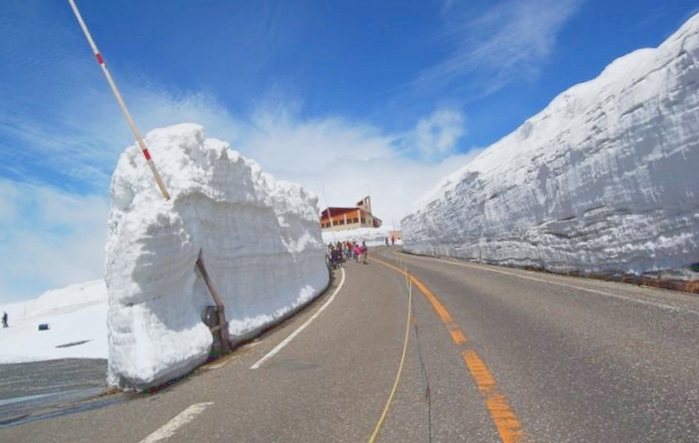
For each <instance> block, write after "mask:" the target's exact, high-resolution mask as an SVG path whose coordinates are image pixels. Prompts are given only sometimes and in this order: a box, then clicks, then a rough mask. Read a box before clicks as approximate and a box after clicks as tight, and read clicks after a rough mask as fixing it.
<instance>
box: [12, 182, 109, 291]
mask: <svg viewBox="0 0 699 443" xmlns="http://www.w3.org/2000/svg"><path fill="white" fill-rule="evenodd" d="M0 208H1V209H2V217H1V218H0V230H1V231H2V235H0V262H2V263H3V266H1V267H0V299H1V300H3V302H5V301H13V300H18V299H21V298H24V297H26V296H31V295H38V294H37V292H41V291H43V290H45V289H49V288H57V287H62V286H66V285H68V284H71V283H76V282H81V281H85V280H91V279H97V278H101V276H102V274H103V263H104V244H105V241H106V233H107V226H106V221H107V213H108V210H109V209H108V203H107V200H106V198H104V197H101V196H95V195H87V196H79V195H69V194H66V193H64V192H62V191H59V190H57V189H55V188H52V187H50V186H33V185H25V184H18V183H14V182H9V181H5V180H2V181H0Z"/></svg>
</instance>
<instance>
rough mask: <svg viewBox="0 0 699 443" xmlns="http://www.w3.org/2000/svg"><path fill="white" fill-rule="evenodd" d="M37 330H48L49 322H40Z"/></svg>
mask: <svg viewBox="0 0 699 443" xmlns="http://www.w3.org/2000/svg"><path fill="white" fill-rule="evenodd" d="M39 330H40V331H48V330H49V324H48V323H41V324H39Z"/></svg>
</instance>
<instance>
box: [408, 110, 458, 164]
mask: <svg viewBox="0 0 699 443" xmlns="http://www.w3.org/2000/svg"><path fill="white" fill-rule="evenodd" d="M465 133H466V129H465V127H464V116H463V114H462V113H461V112H460V111H458V110H454V109H448V108H442V109H438V110H437V111H435V112H434V113H432V115H430V116H428V117H426V118H423V119H421V120H420V121H419V122H418V124H417V127H416V128H415V138H416V145H417V148H418V149H419V150H420V152H421V153H422V155H423V157H424V158H426V159H428V160H431V159H435V158H439V159H441V158H444V157H446V156H448V155H449V154H452V153H453V152H454V151H455V150H456V147H457V142H458V140H459V139H460V138H461V137H462V136H463V135H464V134H465Z"/></svg>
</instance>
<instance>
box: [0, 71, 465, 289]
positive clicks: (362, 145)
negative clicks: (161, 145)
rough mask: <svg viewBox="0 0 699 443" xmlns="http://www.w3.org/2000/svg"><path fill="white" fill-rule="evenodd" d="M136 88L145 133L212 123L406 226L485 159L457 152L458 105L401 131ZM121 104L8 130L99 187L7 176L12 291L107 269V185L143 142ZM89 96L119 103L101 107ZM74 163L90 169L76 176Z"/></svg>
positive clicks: (284, 172)
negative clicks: (456, 175)
mask: <svg viewBox="0 0 699 443" xmlns="http://www.w3.org/2000/svg"><path fill="white" fill-rule="evenodd" d="M124 91H125V96H126V98H127V101H129V104H130V107H131V109H132V113H133V114H134V116H135V117H136V120H137V122H138V123H139V125H140V126H141V128H142V129H143V130H144V132H147V131H148V130H150V129H152V128H155V127H162V126H166V125H171V124H176V123H181V122H196V123H200V124H202V125H203V126H204V127H205V128H206V130H207V135H208V136H210V137H218V138H221V139H224V140H226V141H229V142H230V143H231V147H232V149H235V150H238V151H240V152H241V153H242V154H243V155H245V156H246V157H249V158H252V159H254V160H256V161H257V162H258V163H260V165H261V166H262V167H263V169H264V170H266V171H267V172H270V173H272V174H274V175H275V176H277V177H278V178H280V179H284V180H291V181H295V182H297V183H300V184H302V185H303V186H304V187H306V188H307V189H309V190H310V191H312V192H314V193H316V194H317V195H318V196H319V197H320V198H321V205H325V204H328V205H348V204H352V203H354V202H355V201H357V199H359V198H361V197H363V196H364V195H365V194H371V195H372V197H373V200H374V207H375V208H376V211H377V215H378V216H379V217H381V218H383V219H384V221H385V222H387V223H392V222H395V223H398V222H399V221H400V219H401V218H402V216H404V215H405V214H406V213H407V212H408V211H410V209H411V205H412V203H413V202H414V201H415V199H416V198H417V197H419V195H420V194H422V193H424V192H426V191H427V190H429V189H430V188H431V187H433V186H434V183H436V182H437V181H439V180H440V179H441V178H442V177H443V176H444V175H446V174H448V173H450V172H452V171H453V170H454V169H457V168H458V167H460V166H462V165H463V164H464V163H466V162H467V161H468V160H469V159H470V158H471V157H472V156H473V154H458V153H456V151H455V147H456V145H457V142H458V140H459V138H460V137H461V135H462V134H463V133H464V131H465V129H464V122H465V117H464V115H463V114H462V113H461V112H460V111H459V110H457V109H453V108H438V109H436V110H435V111H434V112H432V113H430V114H428V115H426V116H425V117H423V118H421V119H418V120H417V121H416V122H415V125H414V127H412V128H408V129H407V130H406V131H403V132H400V133H392V132H389V131H385V130H384V129H382V128H380V127H378V126H375V125H372V124H370V123H368V122H365V121H357V120H352V119H347V118H343V117H340V116H332V115H328V116H325V117H314V118H309V117H305V116H304V115H303V109H302V105H301V104H300V102H297V101H294V100H292V101H291V102H290V104H288V105H287V104H286V103H285V102H284V101H274V102H271V101H266V102H263V103H260V104H259V106H258V107H257V108H255V109H253V110H252V111H250V112H248V113H245V114H241V115H234V114H232V113H231V112H230V111H229V110H228V109H227V108H226V107H225V106H223V105H222V104H221V103H219V102H218V101H217V100H216V99H215V98H214V97H212V96H210V95H207V94H204V93H189V94H182V93H171V92H168V91H166V90H161V89H159V88H157V87H156V88H153V87H151V88H149V89H146V88H144V87H143V86H139V87H134V86H133V85H128V84H127V85H125V86H124ZM111 100H112V99H111V97H109V96H108V95H97V96H92V97H85V96H78V97H76V98H75V99H72V100H69V101H67V102H66V103H65V104H64V110H66V112H65V114H64V115H65V117H64V118H63V119H62V120H54V121H52V122H51V124H50V125H48V124H42V125H37V124H36V123H35V122H34V120H30V119H25V120H18V121H17V122H13V124H15V125H16V126H14V127H11V128H9V129H8V128H5V131H6V132H8V131H9V132H13V131H14V132H13V134H14V136H15V137H16V138H17V140H18V143H22V144H23V145H25V146H32V145H34V146H33V147H30V148H28V151H29V152H31V153H32V155H36V156H39V157H42V158H44V159H46V166H47V167H53V168H55V169H57V170H58V171H62V172H65V173H67V174H71V175H74V176H75V177H76V180H78V181H80V180H82V182H85V183H87V185H86V188H87V191H86V190H85V189H83V190H78V191H76V190H73V189H71V188H70V187H68V188H66V187H63V186H61V184H60V183H59V184H55V183H52V182H51V180H47V179H46V177H47V174H46V171H36V170H27V171H25V172H27V173H28V174H30V175H29V176H28V177H24V178H23V180H22V181H21V182H20V181H18V180H14V181H13V180H4V181H0V211H2V216H1V217H0V226H1V227H2V229H3V233H4V237H3V238H2V239H1V240H0V249H1V250H2V255H1V256H0V259H2V260H3V262H5V263H9V262H11V263H12V265H11V266H7V267H5V269H4V270H2V271H0V281H2V284H1V285H0V297H4V296H5V295H7V296H9V295H10V294H15V295H22V296H26V295H28V294H29V293H31V292H32V291H33V293H34V294H36V293H38V292H40V291H39V289H38V288H42V287H43V288H44V289H46V288H52V287H58V286H62V285H65V284H69V283H75V282H79V281H84V280H88V279H94V278H100V277H101V276H102V262H103V254H104V252H103V250H104V241H105V237H106V219H107V213H108V200H107V195H106V185H107V183H108V178H109V175H110V174H111V171H112V170H113V169H114V167H115V165H116V161H117V158H118V155H119V153H120V152H121V151H122V150H123V149H124V147H125V146H127V145H130V144H132V143H133V141H132V139H131V135H130V133H129V132H128V129H127V127H126V126H125V124H124V123H123V121H122V119H121V116H120V115H119V114H118V110H117V109H116V106H113V105H112V103H111ZM86 101H87V102H90V103H93V105H94V104H95V103H98V104H99V106H97V108H99V109H103V108H112V110H111V111H99V110H98V111H95V112H92V109H93V107H94V106H93V107H87V106H85V103H86ZM78 123H81V124H78ZM15 160H16V159H15ZM15 160H13V161H12V163H13V166H11V167H16V165H17V163H16V161H15ZM155 160H156V163H157V158H156V159H155ZM71 165H72V166H71ZM73 166H74V167H75V168H78V169H79V170H76V171H73V172H71V171H70V170H69V169H68V168H70V167H73ZM91 170H94V171H93V172H92V174H93V175H90V171H91ZM66 171H67V172H66ZM49 175H50V174H49ZM32 177H33V178H34V179H33V180H32V179H31V178H32ZM27 178H29V179H27ZM59 181H60V180H59ZM27 182H29V183H32V184H26V183H27Z"/></svg>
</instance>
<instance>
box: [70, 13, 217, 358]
mask: <svg viewBox="0 0 699 443" xmlns="http://www.w3.org/2000/svg"><path fill="white" fill-rule="evenodd" d="M68 3H70V7H71V9H72V10H73V13H74V14H75V18H77V19H78V23H79V24H80V28H82V30H83V33H84V34H85V38H87V42H88V43H89V44H90V47H91V48H92V52H93V53H94V54H95V58H96V59H97V63H99V65H100V67H101V68H102V72H103V73H104V76H105V78H106V79H107V83H109V87H110V88H111V89H112V93H114V97H115V98H116V101H117V103H118V104H119V108H120V109H121V112H122V113H123V114H124V117H126V121H127V123H128V124H129V128H131V132H132V133H133V135H134V137H135V138H136V142H138V146H139V147H140V148H141V152H143V156H144V157H145V158H146V163H148V167H149V168H150V170H151V172H152V173H153V177H155V182H156V183H157V185H158V189H160V192H161V194H162V195H163V198H165V200H170V194H169V193H168V192H167V188H165V183H163V179H162V178H161V177H160V174H159V173H158V169H156V167H155V163H153V158H152V157H151V154H150V151H148V147H147V146H146V142H145V140H143V136H141V132H140V131H139V130H138V128H137V127H136V122H134V120H133V117H131V113H129V109H128V108H127V107H126V102H124V98H123V97H122V96H121V93H120V92H119V88H117V85H116V83H115V82H114V79H113V78H112V74H111V73H110V72H109V69H107V64H106V63H105V61H104V57H103V56H102V53H101V52H100V51H99V49H97V45H96V44H95V41H94V40H93V39H92V35H91V34H90V31H89V30H88V29H87V25H86V24H85V21H84V20H83V17H82V15H80V11H79V10H78V6H77V5H76V4H75V0H68ZM196 266H197V269H198V270H199V273H200V274H201V275H202V278H203V279H204V281H205V282H206V286H207V287H208V289H209V293H210V294H211V297H212V298H213V300H214V303H216V306H217V307H218V320H219V327H220V328H221V331H220V334H221V339H222V340H221V341H222V345H223V347H224V349H223V350H224V353H225V352H228V351H230V341H229V339H228V330H227V329H226V330H225V331H224V330H223V328H224V326H225V325H226V319H225V315H224V310H223V302H222V301H221V297H219V295H218V293H217V292H216V289H215V288H214V286H213V283H212V282H211V279H210V278H209V274H208V272H206V267H205V266H204V261H203V260H202V258H201V252H200V256H199V259H197V263H196Z"/></svg>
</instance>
